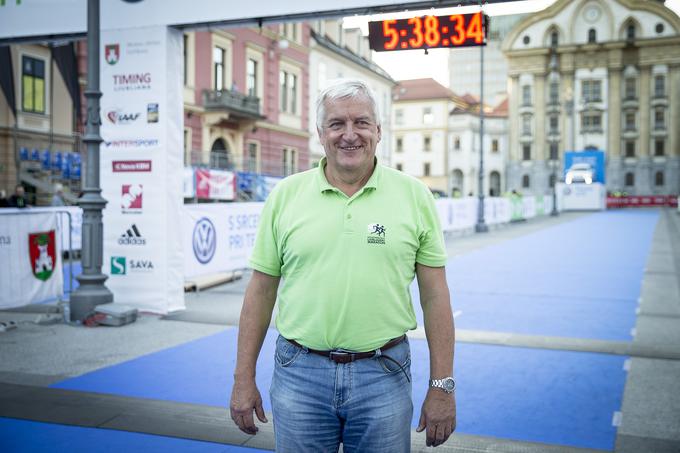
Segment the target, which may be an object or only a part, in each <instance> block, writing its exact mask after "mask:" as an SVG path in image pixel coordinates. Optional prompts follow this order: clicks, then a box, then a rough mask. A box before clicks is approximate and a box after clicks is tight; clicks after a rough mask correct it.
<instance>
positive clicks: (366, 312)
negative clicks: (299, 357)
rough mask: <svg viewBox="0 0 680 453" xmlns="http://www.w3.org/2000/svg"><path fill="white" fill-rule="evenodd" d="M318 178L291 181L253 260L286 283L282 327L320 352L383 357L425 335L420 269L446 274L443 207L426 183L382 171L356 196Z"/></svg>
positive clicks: (275, 197) (274, 201) (272, 201)
mask: <svg viewBox="0 0 680 453" xmlns="http://www.w3.org/2000/svg"><path fill="white" fill-rule="evenodd" d="M325 165H326V160H325V158H324V159H323V160H322V161H321V162H320V164H319V167H318V168H316V169H312V170H308V171H305V172H302V173H298V174H295V175H292V176H289V177H287V178H286V179H284V180H282V181H281V182H279V183H278V184H277V185H276V187H275V188H274V190H273V191H272V193H271V194H270V195H269V197H268V198H267V201H266V203H265V206H264V209H263V211H262V215H261V217H260V224H259V227H258V233H257V238H256V241H255V247H254V249H253V253H252V256H251V259H250V264H251V266H252V267H253V269H256V270H258V271H260V272H263V273H265V274H268V275H272V276H281V277H282V279H281V286H280V288H279V294H278V304H279V307H278V309H279V310H278V316H277V318H276V327H277V329H278V330H279V332H280V333H281V335H282V336H283V337H285V338H288V339H292V340H296V341H298V342H299V343H301V344H303V345H305V346H307V347H309V348H312V349H321V350H328V349H336V348H343V349H347V350H350V351H368V350H371V349H375V348H377V347H379V346H381V345H382V344H384V343H386V342H387V341H388V340H390V339H392V338H395V337H398V336H400V335H402V334H404V333H405V332H406V331H407V330H409V329H415V328H416V317H415V313H414V311H413V304H412V301H411V293H410V290H409V286H410V284H411V282H412V281H413V278H414V277H415V263H420V264H424V265H426V266H431V267H442V266H444V264H445V263H446V249H445V247H444V240H443V236H442V231H441V226H440V223H439V217H438V215H437V210H436V208H435V205H434V198H433V197H432V194H431V193H430V191H429V189H428V188H427V187H426V186H425V185H424V184H423V183H422V182H420V181H418V180H417V179H415V178H412V177H410V176H407V175H405V174H403V173H402V172H400V171H397V170H393V169H391V168H387V167H383V166H381V165H379V164H378V165H376V168H375V171H374V172H373V174H372V175H371V178H370V179H369V180H368V182H367V183H366V185H365V186H364V187H363V188H362V189H361V190H359V191H358V192H357V193H356V194H354V195H353V196H352V197H351V198H350V197H347V195H345V194H344V193H342V192H341V191H340V190H339V189H337V188H335V187H333V186H331V185H330V184H329V183H328V181H327V180H326V176H325V175H324V171H323V168H324V167H325Z"/></svg>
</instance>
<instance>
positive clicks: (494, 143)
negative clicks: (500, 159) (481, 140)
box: [491, 138, 498, 153]
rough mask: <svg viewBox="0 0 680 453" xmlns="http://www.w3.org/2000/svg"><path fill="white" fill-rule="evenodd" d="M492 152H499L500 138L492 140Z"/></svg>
mask: <svg viewBox="0 0 680 453" xmlns="http://www.w3.org/2000/svg"><path fill="white" fill-rule="evenodd" d="M491 152H492V153H497V152H498V139H497V138H494V139H493V140H491Z"/></svg>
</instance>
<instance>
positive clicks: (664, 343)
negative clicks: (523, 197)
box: [0, 209, 680, 452]
mask: <svg viewBox="0 0 680 453" xmlns="http://www.w3.org/2000/svg"><path fill="white" fill-rule="evenodd" d="M447 248H448V252H449V258H450V259H449V263H448V265H447V279H448V282H449V286H450V290H451V294H452V307H453V310H454V316H455V318H456V326H457V340H458V341H457V347H456V370H455V371H456V376H457V378H458V390H457V402H458V411H459V412H458V430H457V434H456V435H455V436H453V437H452V438H451V439H450V440H449V441H448V442H447V443H446V444H445V445H444V446H442V447H438V448H437V451H442V452H447V451H449V452H454V451H455V452H479V451H488V452H519V451H522V452H552V451H554V452H583V451H617V452H647V451H649V452H677V451H680V215H678V214H677V212H675V211H672V210H663V209H649V210H644V209H640V210H621V211H607V212H601V213H592V214H591V213H563V214H562V215H561V216H560V217H558V218H552V217H544V218H537V219H533V220H531V221H529V222H523V223H516V224H511V225H508V226H504V227H501V228H499V229H496V230H493V231H492V232H490V233H489V234H485V235H480V234H477V235H474V234H468V235H459V236H455V237H453V236H452V237H448V238H447ZM248 277H249V275H248V273H247V272H246V273H245V275H244V278H243V279H241V280H237V281H235V282H232V283H229V284H225V285H221V286H219V287H216V288H213V289H210V290H207V291H203V292H199V293H191V294H187V296H186V303H187V310H186V311H184V312H181V313H177V314H173V315H170V316H166V317H157V316H153V315H143V316H141V317H140V319H139V320H138V321H137V322H136V323H134V324H132V325H128V326H124V327H120V328H109V327H98V328H84V327H76V326H69V325H65V324H61V323H57V324H47V325H41V324H36V321H41V322H43V321H45V320H46V315H45V313H44V312H45V311H49V309H50V307H30V308H26V309H23V310H21V309H18V310H12V311H3V312H0V321H10V320H12V321H15V322H17V324H18V327H17V328H16V329H13V330H10V331H7V332H4V333H0V434H2V437H0V438H1V439H3V441H2V443H0V445H3V451H109V450H119V449H122V448H124V449H125V450H128V451H154V450H159V451H160V450H163V451H168V450H171V451H194V450H196V451H220V452H224V451H229V452H241V451H244V452H253V451H257V450H258V449H259V450H272V449H273V447H274V444H273V434H272V425H271V423H268V424H266V425H261V429H260V433H259V434H258V435H256V436H247V435H245V434H243V433H240V432H239V431H238V430H237V429H236V428H235V427H234V426H233V424H232V423H231V420H230V419H229V416H228V411H227V409H226V406H227V403H228V397H229V392H230V389H231V385H232V382H233V380H232V377H231V373H232V372H233V368H234V362H235V348H236V336H237V331H238V330H237V329H238V327H237V326H238V317H239V312H240V307H241V302H242V298H243V294H244V290H245V285H246V283H247V280H248ZM413 298H414V305H415V306H416V307H418V305H419V304H418V293H417V288H416V286H415V284H414V287H413ZM119 302H122V303H124V301H119ZM416 313H417V317H418V320H419V324H421V325H420V326H419V327H418V329H416V330H414V331H412V332H411V333H410V335H409V341H410V342H411V348H412V373H413V396H414V403H415V408H416V411H415V413H414V423H412V426H413V427H415V422H416V421H417V417H418V415H419V407H420V404H421V403H422V400H423V398H424V390H425V383H426V381H427V378H428V376H427V370H428V362H427V360H428V359H427V348H426V342H425V339H424V338H425V335H424V331H423V329H422V315H421V314H420V312H419V309H418V308H416ZM275 338H276V332H275V330H274V329H273V328H272V329H271V330H270V332H269V334H268V336H267V339H266V341H265V345H264V347H263V354H262V356H261V360H260V363H259V364H258V377H257V379H258V385H259V387H260V390H261V391H262V392H263V396H264V397H265V398H264V399H265V401H264V404H265V409H266V410H267V411H268V412H269V411H270V410H271V406H270V404H269V399H268V397H266V396H265V394H266V393H267V389H268V387H269V379H270V375H271V369H272V366H273V363H272V359H271V358H272V354H273V342H274V340H275ZM268 417H269V419H270V420H271V413H269V414H268ZM5 442H6V443H5ZM424 445H425V441H424V437H423V436H422V435H421V434H416V433H415V431H414V435H413V440H412V451H425V450H429V449H426V448H425V447H424Z"/></svg>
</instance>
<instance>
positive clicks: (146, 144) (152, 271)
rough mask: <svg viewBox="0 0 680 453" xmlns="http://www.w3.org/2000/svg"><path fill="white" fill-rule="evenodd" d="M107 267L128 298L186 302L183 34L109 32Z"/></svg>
mask: <svg viewBox="0 0 680 453" xmlns="http://www.w3.org/2000/svg"><path fill="white" fill-rule="evenodd" d="M101 46H102V47H101V62H100V68H101V89H102V92H103V96H102V98H101V112H102V128H101V135H102V138H103V139H104V141H103V143H102V144H101V167H100V168H101V185H102V195H103V197H104V198H105V199H107V200H108V204H107V205H106V209H105V210H104V263H103V272H104V273H106V274H108V275H109V279H108V280H107V282H106V285H107V286H108V287H109V289H111V291H112V292H113V295H114V302H117V301H120V302H122V303H125V304H126V305H132V306H135V307H137V308H139V309H142V310H146V311H151V312H154V313H167V312H169V311H173V310H177V309H181V308H184V287H183V278H182V266H183V257H182V246H181V232H180V228H181V225H180V222H177V219H178V218H180V212H181V209H182V191H183V187H182V177H183V169H184V166H183V164H182V159H183V158H182V156H183V151H182V100H181V98H180V96H181V93H182V90H181V80H180V76H181V73H182V71H181V64H182V60H181V58H177V55H181V54H182V50H181V46H182V34H181V33H180V32H178V31H176V30H173V29H167V28H166V27H153V28H135V29H124V30H103V31H102V34H101Z"/></svg>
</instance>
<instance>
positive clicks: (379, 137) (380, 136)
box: [376, 124, 382, 141]
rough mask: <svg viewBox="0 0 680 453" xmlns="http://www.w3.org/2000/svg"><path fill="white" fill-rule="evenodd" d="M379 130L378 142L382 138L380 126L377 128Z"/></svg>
mask: <svg viewBox="0 0 680 453" xmlns="http://www.w3.org/2000/svg"><path fill="white" fill-rule="evenodd" d="M376 127H377V128H378V141H380V139H381V138H382V128H381V127H380V124H378V125H377V126H376Z"/></svg>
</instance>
